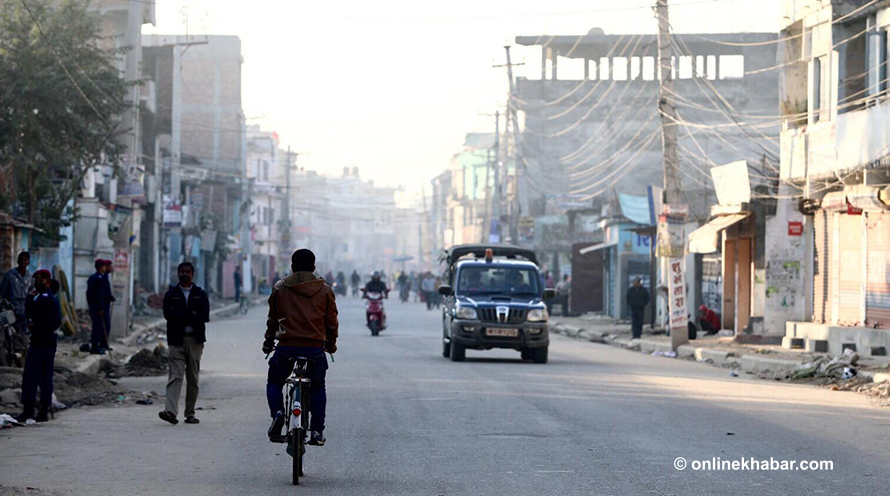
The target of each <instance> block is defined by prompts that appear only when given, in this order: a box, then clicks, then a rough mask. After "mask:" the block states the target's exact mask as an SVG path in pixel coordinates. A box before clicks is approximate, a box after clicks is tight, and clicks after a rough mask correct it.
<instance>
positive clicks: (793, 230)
mask: <svg viewBox="0 0 890 496" xmlns="http://www.w3.org/2000/svg"><path fill="white" fill-rule="evenodd" d="M788 235H789V236H803V222H799V221H794V220H789V221H788Z"/></svg>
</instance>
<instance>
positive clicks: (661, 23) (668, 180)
mask: <svg viewBox="0 0 890 496" xmlns="http://www.w3.org/2000/svg"><path fill="white" fill-rule="evenodd" d="M655 11H656V15H657V16H658V65H659V68H660V70H661V75H660V76H661V77H660V78H659V83H660V84H659V86H658V112H659V113H660V114H661V131H662V134H661V144H662V150H663V156H662V164H663V165H664V190H665V200H666V203H668V204H669V205H676V204H679V203H681V199H680V196H681V192H680V181H679V179H678V178H677V121H678V119H677V107H676V105H675V104H674V101H673V91H674V77H673V73H672V69H673V63H672V62H673V49H672V47H671V39H670V36H671V34H670V21H669V18H668V0H658V3H657V5H656V8H655Z"/></svg>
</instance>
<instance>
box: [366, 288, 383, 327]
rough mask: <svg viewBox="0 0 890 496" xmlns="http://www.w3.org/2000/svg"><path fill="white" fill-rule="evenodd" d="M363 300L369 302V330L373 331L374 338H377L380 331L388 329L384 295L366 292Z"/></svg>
mask: <svg viewBox="0 0 890 496" xmlns="http://www.w3.org/2000/svg"><path fill="white" fill-rule="evenodd" d="M363 298H365V299H367V300H368V302H367V303H366V304H365V318H366V319H367V322H368V329H370V330H371V335H372V336H377V335H378V334H380V331H382V330H384V329H386V311H385V310H384V309H383V298H384V295H383V293H377V292H365V294H364V296H363Z"/></svg>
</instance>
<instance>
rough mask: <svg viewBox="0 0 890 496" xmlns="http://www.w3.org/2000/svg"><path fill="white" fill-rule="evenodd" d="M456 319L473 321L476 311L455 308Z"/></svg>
mask: <svg viewBox="0 0 890 496" xmlns="http://www.w3.org/2000/svg"><path fill="white" fill-rule="evenodd" d="M457 318H459V319H475V318H476V309H475V308H473V307H457Z"/></svg>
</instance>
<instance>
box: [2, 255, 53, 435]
mask: <svg viewBox="0 0 890 496" xmlns="http://www.w3.org/2000/svg"><path fill="white" fill-rule="evenodd" d="M16 264H17V266H16V267H15V268H13V269H11V270H10V271H8V272H7V273H6V274H4V276H3V280H2V281H0V296H2V297H3V298H4V299H6V300H8V301H10V302H11V303H12V305H13V312H14V313H15V317H16V324H15V325H16V335H15V337H14V343H15V345H16V351H17V353H18V352H19V351H20V352H21V354H22V356H23V357H24V370H23V371H22V405H23V406H24V408H23V410H22V413H21V414H20V415H18V416H17V420H18V421H19V422H25V421H27V420H29V419H34V420H36V421H37V422H45V421H47V420H49V414H50V408H51V406H52V397H53V369H54V367H55V356H56V341H57V336H56V331H58V330H59V328H60V327H61V326H62V309H61V307H60V306H59V300H58V297H57V294H55V293H54V292H53V290H52V288H53V287H54V285H53V283H52V280H53V279H52V273H50V271H48V270H46V269H41V270H38V271H36V272H34V274H33V275H32V274H31V273H30V271H29V270H28V266H29V265H30V264H31V254H30V253H28V252H22V253H19V256H18V258H17V259H16ZM55 287H56V288H58V286H57V285H55ZM57 291H58V289H56V292H57ZM38 388H39V389H40V402H39V403H38V402H37V390H38ZM35 408H36V409H37V412H36V414H35Z"/></svg>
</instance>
